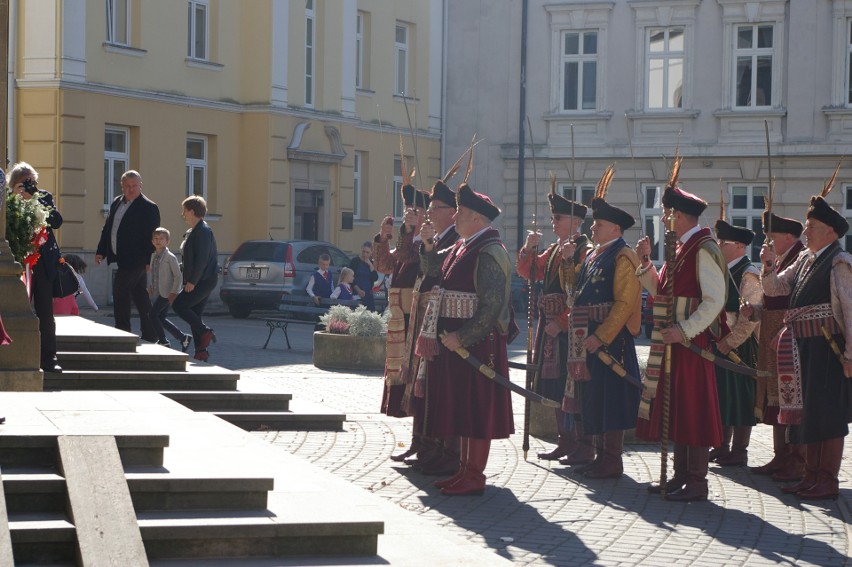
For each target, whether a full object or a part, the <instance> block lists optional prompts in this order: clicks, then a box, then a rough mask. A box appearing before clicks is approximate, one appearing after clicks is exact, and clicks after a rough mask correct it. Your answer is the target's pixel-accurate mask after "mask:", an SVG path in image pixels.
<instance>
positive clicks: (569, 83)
mask: <svg viewBox="0 0 852 567" xmlns="http://www.w3.org/2000/svg"><path fill="white" fill-rule="evenodd" d="M561 72H562V80H561V81H560V83H561V84H560V90H561V93H560V100H561V101H562V104H561V108H562V110H594V109H595V107H596V106H597V90H598V89H597V81H598V32H597V31H596V30H589V31H567V32H565V33H563V34H562V65H561Z"/></svg>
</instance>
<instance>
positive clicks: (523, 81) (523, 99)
mask: <svg viewBox="0 0 852 567" xmlns="http://www.w3.org/2000/svg"><path fill="white" fill-rule="evenodd" d="M527 8H528V0H523V1H522V2H521V76H520V96H519V99H520V109H519V111H518V223H517V225H518V229H517V232H516V236H517V249H518V250H520V249H521V246H523V245H524V168H525V167H526V163H525V159H524V154H525V153H526V140H525V137H524V119H525V118H526V116H527ZM529 316H530V314H529V313H528V314H527V317H529Z"/></svg>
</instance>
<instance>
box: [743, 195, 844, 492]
mask: <svg viewBox="0 0 852 567" xmlns="http://www.w3.org/2000/svg"><path fill="white" fill-rule="evenodd" d="M831 183H833V181H832V182H829V184H827V185H826V188H824V189H823V192H822V194H821V195H819V196H815V197H812V198H811V202H810V208H809V209H808V213H807V221H806V223H805V230H804V235H805V240H806V242H807V247H808V251H807V252H806V253H802V254H800V255H799V257H798V258H797V259H796V261H795V262H793V264H792V265H791V266H790V267H788V268H787V269H785V270H784V271H783V272H781V273H778V272H777V271H776V268H775V266H776V263H777V256H776V254H775V252H773V251H772V250H771V249H770V248H768V247H766V246H764V247H763V249H762V250H761V256H760V258H761V261H763V262H764V268H763V273H762V283H763V291H764V293H765V294H766V295H768V296H775V295H780V296H786V295H788V294H789V296H790V307H789V309H788V311H787V313H786V315H785V317H784V323H785V327H784V330H783V331H782V333H781V334H780V335H779V338H778V343H777V345H778V346H777V351H776V352H777V357H778V374H779V388H780V392H779V398H780V402H781V409H780V412H781V414H782V415H784V417H785V419H784V421H785V422H787V423H790V424H791V425H790V441H791V442H793V443H802V444H806V445H807V446H806V449H805V475H804V478H802V480H801V481H799V482H798V483H796V484H794V485H792V486H789V487H784V488H783V489H782V490H783V491H784V492H787V493H794V494H796V495H797V496H799V497H800V498H803V499H825V498H832V499H833V498H837V496H838V493H839V488H838V474H839V471H840V461H841V459H842V458H843V441H844V437H846V435H847V434H848V433H849V426H848V424H849V422H850V421H852V381H850V380H849V378H852V341H848V340H847V339H848V337H849V336H850V333H852V286H850V285H849V282H851V281H852V256H850V255H849V254H848V253H847V252H844V251H843V249H842V248H841V246H840V243H839V242H838V240H839V238H841V237H842V236H844V235H845V234H846V232H847V231H848V230H849V223H848V222H847V221H846V219H845V218H843V216H841V215H840V214H839V213H838V212H837V211H835V210H834V209H832V208H831V205H829V204H828V203H827V202H826V201H825V199H824V197H825V195H827V194H828V191H830V190H831ZM779 419H780V417H779Z"/></svg>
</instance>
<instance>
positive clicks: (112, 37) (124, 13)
mask: <svg viewBox="0 0 852 567" xmlns="http://www.w3.org/2000/svg"><path fill="white" fill-rule="evenodd" d="M106 31H107V33H106V36H107V38H106V39H107V42H108V43H114V44H117V45H130V0H106Z"/></svg>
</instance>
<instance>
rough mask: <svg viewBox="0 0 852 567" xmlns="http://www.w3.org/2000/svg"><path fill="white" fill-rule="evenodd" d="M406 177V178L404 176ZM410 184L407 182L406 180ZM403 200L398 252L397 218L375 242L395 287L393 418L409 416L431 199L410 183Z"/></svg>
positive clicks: (389, 367) (389, 383) (390, 377)
mask: <svg viewBox="0 0 852 567" xmlns="http://www.w3.org/2000/svg"><path fill="white" fill-rule="evenodd" d="M404 177H405V176H404ZM406 181H407V180H406ZM402 200H403V204H404V206H405V217H404V220H403V224H402V226H400V227H399V239H398V240H397V246H396V248H395V249H394V250H391V249H390V241H391V239H392V238H393V217H390V216H388V217H385V219H384V221H382V227H381V232H380V233H379V234H377V235H376V237H375V238H374V241H373V242H374V246H373V249H374V250H375V254H376V269H377V270H378V271H379V272H382V273H385V274H388V273H389V274H391V285H390V288H389V289H388V309H390V319H389V320H388V333H387V360H386V361H385V388H384V392H383V394H382V406H381V409H382V413H384V414H385V415H389V416H392V417H407V416H408V415H411V414H409V413H408V412H407V411H406V410H405V408H404V407H403V396H404V394H405V388H406V384H409V383H411V382H413V380H414V377H413V376H411V375H410V373H409V372H406V371H405V370H408V369H407V368H405V369H404V368H403V365H404V362H405V361H406V360H407V359H408V356H407V352H406V340H405V339H406V331H407V329H408V319H409V314H410V313H411V302H412V298H413V291H414V282H415V281H416V280H417V275H418V274H419V272H420V256H419V254H418V246H419V242H420V237H419V231H420V225H421V224H422V223H423V219H424V218H425V214H426V208H427V207H428V206H429V195H428V194H427V193H424V192H422V191H417V190H416V189H415V188H414V186H413V185H411V184H410V183H407V182H406V184H405V185H403V187H402ZM418 446H419V439H418V437H417V435H413V436H412V440H411V444H410V445H409V447H408V450H406V451H404V452H403V453H400V454H397V455H392V456H391V460H393V461H397V462H401V461H404V460H405V459H406V458H408V457H410V456H412V455H414V454H415V453H416V452H417V449H418Z"/></svg>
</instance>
